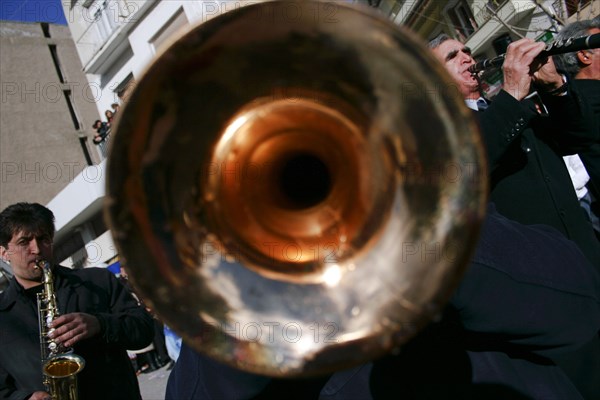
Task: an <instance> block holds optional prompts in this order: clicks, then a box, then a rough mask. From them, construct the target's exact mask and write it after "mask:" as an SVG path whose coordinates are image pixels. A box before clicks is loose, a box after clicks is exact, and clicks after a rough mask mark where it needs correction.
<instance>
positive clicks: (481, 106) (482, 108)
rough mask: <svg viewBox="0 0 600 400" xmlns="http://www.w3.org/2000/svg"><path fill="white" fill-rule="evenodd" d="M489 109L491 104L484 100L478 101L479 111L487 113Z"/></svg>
mask: <svg viewBox="0 0 600 400" xmlns="http://www.w3.org/2000/svg"><path fill="white" fill-rule="evenodd" d="M488 107H489V104H488V102H487V101H485V100H484V99H479V100H477V110H479V111H485V110H487V108H488Z"/></svg>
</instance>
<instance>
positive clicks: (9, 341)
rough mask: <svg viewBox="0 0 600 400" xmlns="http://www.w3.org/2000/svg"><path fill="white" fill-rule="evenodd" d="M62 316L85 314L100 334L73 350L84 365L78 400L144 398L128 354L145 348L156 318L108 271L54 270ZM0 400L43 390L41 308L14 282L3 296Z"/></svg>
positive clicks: (80, 378) (57, 267)
mask: <svg viewBox="0 0 600 400" xmlns="http://www.w3.org/2000/svg"><path fill="white" fill-rule="evenodd" d="M54 281H55V293H56V300H57V303H58V308H59V311H60V313H61V314H68V313H71V312H85V313H88V314H92V315H94V316H96V317H97V318H98V320H99V321H100V325H101V334H100V335H98V336H96V337H94V338H91V339H87V340H84V341H82V342H79V343H78V344H77V345H75V348H74V352H75V354H78V355H80V356H81V357H83V358H84V359H85V362H86V365H85V368H84V369H83V371H82V372H80V373H79V374H78V385H79V392H80V397H79V398H80V399H82V400H83V399H85V400H93V399H102V400H106V399H111V400H112V399H123V400H126V399H141V396H140V391H139V386H138V381H137V377H136V375H135V371H134V370H133V367H132V365H131V362H130V360H129V357H128V355H127V352H126V349H131V350H133V349H140V348H143V347H145V346H147V345H148V344H149V343H150V342H151V341H152V339H153V337H154V330H153V329H154V328H153V326H154V325H153V321H152V317H151V316H150V315H149V314H148V313H147V312H146V310H145V309H143V308H142V307H140V306H139V305H138V303H137V301H136V300H135V299H134V298H133V297H132V296H131V294H130V293H129V292H128V291H127V290H126V289H125V287H124V286H123V285H122V284H121V283H120V282H119V281H118V280H117V278H116V277H115V276H114V275H113V274H112V273H111V272H110V271H108V270H106V269H103V268H85V269H81V270H71V269H68V268H64V267H61V266H55V267H54ZM0 337H1V340H0V398H2V399H14V400H17V399H18V400H22V399H25V398H27V397H28V396H29V395H31V393H33V392H34V391H37V390H44V386H43V385H42V373H41V364H40V343H39V328H38V312H37V304H36V302H35V300H34V299H33V297H31V296H28V295H27V294H26V293H25V290H24V289H23V287H22V286H21V285H20V284H19V283H18V282H17V281H16V280H15V279H14V278H13V279H11V280H10V283H9V286H8V288H7V289H6V290H5V291H4V292H3V293H2V294H0Z"/></svg>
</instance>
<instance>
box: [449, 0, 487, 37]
mask: <svg viewBox="0 0 600 400" xmlns="http://www.w3.org/2000/svg"><path fill="white" fill-rule="evenodd" d="M445 13H446V15H447V16H448V18H449V19H450V23H451V24H452V29H453V30H454V32H455V34H456V38H457V39H459V40H460V41H463V42H464V41H466V40H467V39H468V38H469V36H471V35H472V34H473V33H475V31H476V30H477V29H478V28H479V26H478V25H477V23H476V22H475V17H474V16H473V13H472V11H471V9H470V8H469V5H468V4H467V3H466V2H465V1H464V0H459V1H456V2H452V3H450V4H449V5H448V7H446V10H445Z"/></svg>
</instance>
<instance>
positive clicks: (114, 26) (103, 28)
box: [77, 0, 125, 53]
mask: <svg viewBox="0 0 600 400" xmlns="http://www.w3.org/2000/svg"><path fill="white" fill-rule="evenodd" d="M124 18H125V17H124V16H123V15H121V11H120V6H119V0H104V1H102V2H96V3H94V5H92V6H91V7H90V8H89V9H88V13H87V18H86V19H89V20H91V21H92V23H91V24H90V25H89V26H88V27H87V29H86V30H85V32H84V33H83V35H81V37H80V38H79V39H78V40H77V43H78V44H82V45H89V46H92V52H93V53H95V52H97V51H98V50H99V49H100V48H102V46H104V44H105V43H106V42H107V41H108V40H109V39H110V38H111V36H112V35H113V33H114V32H116V31H117V30H118V28H119V27H120V26H121V25H122V24H123V21H124Z"/></svg>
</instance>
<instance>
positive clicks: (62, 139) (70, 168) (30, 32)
mask: <svg viewBox="0 0 600 400" xmlns="http://www.w3.org/2000/svg"><path fill="white" fill-rule="evenodd" d="M94 96H95V91H94V90H93V88H92V87H91V85H90V83H89V82H88V80H87V78H86V76H85V74H84V73H83V66H82V65H81V62H80V59H79V55H78V50H77V49H76V47H75V44H74V42H73V39H72V37H71V32H70V30H69V28H68V27H67V26H64V25H55V24H46V23H19V22H9V21H0V209H4V208H5V207H7V206H8V205H10V204H13V203H16V202H21V201H27V202H38V203H41V204H48V203H49V202H50V201H51V200H52V199H53V198H54V197H55V196H57V195H59V194H60V193H61V192H62V191H63V189H65V188H66V187H68V186H69V185H70V184H71V183H72V182H73V181H74V180H75V178H76V177H77V176H79V175H80V174H81V173H82V171H84V170H85V169H86V168H89V167H90V166H94V165H96V164H97V163H99V162H100V161H101V156H100V153H99V152H98V150H97V148H96V146H94V145H93V144H91V140H90V139H91V137H92V130H91V127H90V125H89V124H88V122H89V121H91V120H92V121H93V120H94V119H95V118H98V111H97V107H96V105H95V102H96V99H95V97H94ZM57 239H58V241H59V242H58V248H59V253H60V246H61V244H60V241H61V240H63V238H61V237H60V236H59V237H58V238H57ZM0 263H1V261H0ZM1 267H2V268H1V270H2V271H7V273H8V274H10V268H8V267H7V266H6V265H5V264H3V265H1ZM3 281H5V279H4V280H3ZM1 284H2V282H0V287H1Z"/></svg>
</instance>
